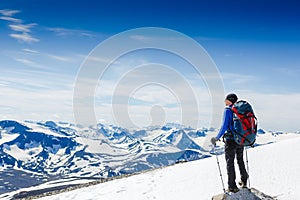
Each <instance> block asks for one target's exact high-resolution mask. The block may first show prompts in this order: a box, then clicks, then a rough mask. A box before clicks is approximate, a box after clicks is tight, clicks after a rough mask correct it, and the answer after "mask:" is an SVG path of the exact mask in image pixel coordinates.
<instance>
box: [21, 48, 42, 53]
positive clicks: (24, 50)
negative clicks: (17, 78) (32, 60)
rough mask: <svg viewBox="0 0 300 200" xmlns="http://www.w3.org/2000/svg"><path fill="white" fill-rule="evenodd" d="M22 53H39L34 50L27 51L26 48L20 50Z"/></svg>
mask: <svg viewBox="0 0 300 200" xmlns="http://www.w3.org/2000/svg"><path fill="white" fill-rule="evenodd" d="M22 51H23V52H25V53H29V54H38V53H39V52H38V51H36V50H33V49H27V48H25V49H22Z"/></svg>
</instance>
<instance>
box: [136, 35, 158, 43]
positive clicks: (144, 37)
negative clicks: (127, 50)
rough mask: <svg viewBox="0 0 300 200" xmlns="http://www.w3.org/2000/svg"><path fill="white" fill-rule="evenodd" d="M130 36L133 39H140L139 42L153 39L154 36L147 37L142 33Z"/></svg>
mask: <svg viewBox="0 0 300 200" xmlns="http://www.w3.org/2000/svg"><path fill="white" fill-rule="evenodd" d="M130 38H131V39H133V40H137V41H140V42H151V41H153V40H155V38H153V37H147V36H144V35H132V36H130Z"/></svg>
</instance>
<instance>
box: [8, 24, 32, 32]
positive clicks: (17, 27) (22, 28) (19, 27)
mask: <svg viewBox="0 0 300 200" xmlns="http://www.w3.org/2000/svg"><path fill="white" fill-rule="evenodd" d="M36 25H37V24H35V23H32V24H10V25H8V26H9V27H10V28H11V29H12V30H13V31H17V32H23V33H29V32H31V30H30V29H31V28H32V27H34V26H36Z"/></svg>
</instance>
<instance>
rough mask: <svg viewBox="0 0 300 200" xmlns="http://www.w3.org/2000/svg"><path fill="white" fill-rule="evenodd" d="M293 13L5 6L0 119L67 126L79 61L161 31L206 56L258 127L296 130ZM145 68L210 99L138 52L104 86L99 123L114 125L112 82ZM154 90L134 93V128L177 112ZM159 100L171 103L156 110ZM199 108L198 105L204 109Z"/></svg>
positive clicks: (91, 2) (251, 5)
mask: <svg viewBox="0 0 300 200" xmlns="http://www.w3.org/2000/svg"><path fill="white" fill-rule="evenodd" d="M299 10H300V3H298V2H297V1H276V0H275V1H266V0H260V1H258V0H253V1H220V0H212V1H192V0H188V1H156V0H153V1H150V0H149V1H148V0H146V1H95V0H86V1H81V0H78V1H63V3H62V1H58V0H54V1H53V0H52V1H48V0H45V1H38V0H28V1H17V0H3V1H1V3H0V47H1V48H0V59H1V64H0V69H1V78H0V89H1V96H0V98H1V101H0V113H1V114H0V116H1V119H7V118H15V119H19V120H25V119H29V120H31V119H32V120H49V119H52V120H62V121H73V113H72V95H73V88H74V81H75V80H76V75H77V73H78V70H79V69H80V65H81V63H82V62H83V61H84V59H85V57H86V56H87V55H88V54H89V53H90V52H91V51H92V50H93V49H94V48H95V47H96V46H97V45H98V44H99V43H100V42H102V41H104V40H105V39H107V38H110V37H111V36H113V35H115V34H118V33H120V32H123V31H126V30H129V29H133V28H139V27H162V28H168V29H172V30H175V31H179V32H181V33H183V34H185V35H187V36H189V37H191V38H192V39H194V40H196V41H197V42H199V43H200V44H201V45H202V46H203V47H204V48H205V50H206V51H207V52H208V54H209V55H210V56H211V58H212V59H213V61H214V62H215V63H216V65H217V67H218V69H219V71H220V73H221V76H222V78H223V81H224V87H225V92H226V93H228V92H236V93H238V95H239V96H240V97H241V98H244V99H248V100H249V101H250V102H251V103H252V104H254V107H255V109H256V110H257V115H258V116H259V119H260V125H261V127H262V128H265V129H270V130H288V131H299V130H300V127H299V126H298V125H297V124H298V122H299V120H300V117H299V116H298V110H299V109H300V106H299V105H298V103H299V101H300V88H299V85H300V80H299V75H300V56H299V52H300V24H299V18H300V16H299V15H300V12H299ZM145 62H160V63H163V64H167V65H172V66H173V67H174V68H175V69H177V70H178V71H179V72H180V73H182V74H184V76H185V77H188V78H187V79H188V81H189V82H191V85H193V87H194V89H195V91H198V93H197V95H198V97H199V99H206V98H208V97H209V95H208V92H207V88H205V84H204V83H203V81H202V80H199V79H194V78H191V77H193V70H191V69H190V67H189V66H188V64H186V63H184V62H183V61H180V59H179V60H178V59H176V58H174V56H170V55H167V54H166V53H161V52H157V51H156V52H155V51H153V52H151V51H144V52H136V53H132V54H130V55H128V56H124V57H122V58H120V59H119V60H118V63H117V64H116V65H115V71H114V70H112V69H111V70H110V71H108V74H106V76H105V77H104V78H103V79H104V81H107V83H106V87H105V88H101V87H99V88H98V91H97V92H96V93H97V97H96V98H97V101H96V102H98V103H99V104H98V105H96V107H97V108H96V111H97V115H98V117H99V120H102V121H104V122H107V123H113V118H112V117H111V111H110V107H111V106H109V100H110V99H111V90H113V89H114V86H115V85H116V84H117V82H118V81H119V79H120V77H121V76H118V73H120V72H124V73H125V72H126V70H125V69H128V68H130V67H132V66H136V65H141V64H143V63H145ZM120 63H121V64H120ZM116 71H117V72H118V73H116ZM155 87H157V86H154V87H153V88H148V89H147V88H144V90H140V91H137V92H136V93H135V94H134V95H136V96H139V95H140V97H141V98H140V99H139V98H138V97H136V99H139V100H140V101H139V104H135V105H132V107H133V111H132V113H133V115H134V116H135V117H133V118H134V119H136V120H138V119H141V120H143V121H147V123H148V124H149V123H150V122H149V120H151V119H148V118H149V116H148V115H149V112H150V111H151V106H152V107H153V105H157V104H161V105H162V107H168V106H166V105H171V104H172V105H179V104H178V102H177V103H176V98H174V95H173V96H172V95H170V94H168V92H166V91H164V90H160V92H158V93H155V92H153V91H152V90H154V89H155ZM156 89H157V88H156ZM105 91H106V92H105ZM149 91H152V93H151V92H149ZM155 91H157V90H155ZM201 91H202V92H203V93H201ZM149 93H151V95H149ZM199 93H201V94H199ZM147 94H148V96H147ZM161 97H164V98H161ZM141 99H142V100H141ZM147 99H148V100H147ZM150 99H151V100H150ZM163 99H168V100H170V99H174V101H171V102H167V101H166V102H163V103H162V101H163ZM200 101H201V100H200ZM135 102H136V101H135ZM164 103H165V104H164ZM221 103H222V102H221ZM207 104H209V102H206V101H203V102H202V103H200V105H202V107H203V106H205V105H207ZM103 105H107V106H103ZM138 105H139V106H138ZM222 106H223V105H222ZM174 107H176V106H174ZM200 107H201V106H200ZM134 108H135V109H134ZM168 108H170V106H169V107H168ZM141 110H143V112H142V111H141ZM200 110H201V109H200ZM202 110H204V111H203V113H204V114H203V113H201V114H203V116H202V118H201V119H202V123H200V125H203V126H205V125H207V122H206V121H208V120H209V116H208V115H209V114H208V113H209V112H208V111H206V110H205V109H202ZM178 112H179V111H178V109H177V110H176V109H175V108H174V110H171V108H170V109H169V110H168V109H166V110H165V114H166V116H167V117H166V118H167V120H168V121H179V122H180V120H179V119H177V117H176V116H178V115H179V114H178ZM142 116H148V118H143V117H142ZM220 116H221V114H220ZM203 121H205V122H203ZM277 121H280V123H277ZM140 123H141V124H143V123H142V122H140ZM147 123H144V124H143V125H145V124H146V125H147Z"/></svg>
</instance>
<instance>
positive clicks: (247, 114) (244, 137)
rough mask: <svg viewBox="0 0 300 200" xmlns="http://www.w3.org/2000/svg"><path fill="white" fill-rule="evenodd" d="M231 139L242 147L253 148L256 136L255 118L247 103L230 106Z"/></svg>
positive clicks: (240, 102)
mask: <svg viewBox="0 0 300 200" xmlns="http://www.w3.org/2000/svg"><path fill="white" fill-rule="evenodd" d="M231 109H232V112H233V130H232V131H233V138H234V141H235V142H236V143H237V144H239V145H242V146H253V145H254V142H255V140H256V134H257V118H256V116H255V115H254V112H253V109H252V107H251V105H250V104H249V103H248V102H247V101H243V100H241V101H238V102H236V103H235V104H234V105H233V106H232V108H231Z"/></svg>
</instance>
